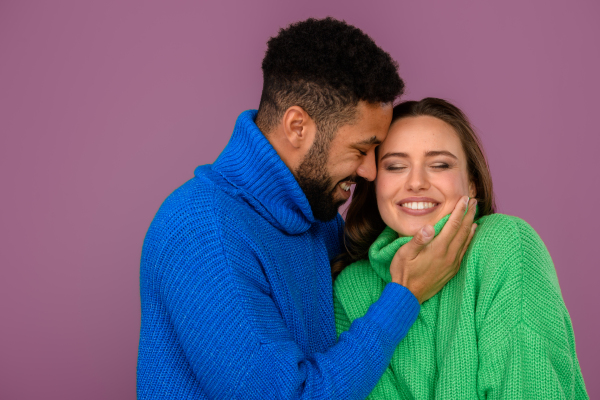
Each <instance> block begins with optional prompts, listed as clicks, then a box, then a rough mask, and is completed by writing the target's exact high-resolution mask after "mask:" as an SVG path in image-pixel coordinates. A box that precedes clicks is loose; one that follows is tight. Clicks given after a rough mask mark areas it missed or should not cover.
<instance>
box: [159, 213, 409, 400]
mask: <svg viewBox="0 0 600 400" xmlns="http://www.w3.org/2000/svg"><path fill="white" fill-rule="evenodd" d="M185 231H186V232H193V235H192V237H189V238H188V239H186V240H181V239H178V240H176V241H175V240H172V241H171V242H170V243H167V244H166V245H165V246H164V248H163V252H162V253H163V255H162V263H161V264H162V266H161V268H160V269H161V271H160V274H157V278H156V279H157V282H158V284H159V291H160V296H161V298H162V299H163V300H162V301H163V303H164V307H165V308H166V309H167V312H168V314H169V316H170V321H171V323H172V324H173V327H174V331H175V335H176V338H177V341H178V343H179V344H180V347H181V348H182V351H183V353H184V355H185V362H187V363H188V364H189V365H190V367H191V369H192V370H193V373H194V375H195V379H196V380H197V381H198V383H199V385H200V386H201V388H202V392H203V393H204V394H205V395H206V396H207V397H208V398H210V399H224V398H227V399H229V398H239V399H338V398H339V399H361V398H365V397H366V396H367V395H368V393H369V392H370V390H371V389H372V388H373V387H374V386H375V384H376V382H377V380H378V379H379V378H380V376H381V374H382V373H383V371H384V370H385V368H386V366H387V365H388V363H389V361H390V359H391V356H392V354H393V351H394V349H395V347H396V345H397V344H398V342H399V341H400V340H401V338H402V337H403V335H405V334H406V331H407V330H408V328H409V327H410V326H411V325H412V323H413V322H414V320H415V319H416V316H417V314H418V310H419V304H418V302H417V300H416V299H415V297H414V296H413V295H412V293H410V292H409V291H408V289H406V288H404V287H402V286H400V285H390V287H389V289H388V290H386V292H385V293H384V294H382V296H381V299H380V300H379V301H378V302H376V303H375V304H374V305H373V306H372V307H371V309H370V310H369V312H368V313H367V314H366V315H365V316H364V317H363V318H361V319H359V320H357V321H355V322H354V323H352V325H351V327H350V330H349V331H348V333H347V334H346V335H345V337H344V338H342V339H341V340H339V342H338V343H337V344H335V345H334V346H333V347H331V348H330V349H329V350H328V351H326V352H323V353H316V354H311V355H310V356H308V355H307V354H305V353H304V352H303V351H302V349H301V348H300V347H299V346H298V345H297V343H296V342H295V341H294V337H293V334H292V332H290V331H289V329H288V325H287V324H286V321H285V319H284V316H283V315H282V313H281V307H280V305H277V304H275V302H274V300H273V298H272V297H271V293H270V290H271V288H270V286H269V284H268V282H267V281H266V280H265V279H264V276H262V275H261V272H260V271H261V262H260V257H259V256H258V255H257V252H256V251H254V249H252V248H251V244H247V247H246V248H245V249H242V250H241V251H240V250H239V249H238V250H236V251H233V250H232V249H231V248H230V247H229V244H228V242H227V241H225V240H223V234H222V232H221V231H220V226H219V224H217V223H216V222H215V221H203V223H202V224H201V225H200V224H198V225H197V226H190V225H187V226H185ZM171 236H172V237H173V238H175V237H179V238H181V237H182V235H178V234H172V235H171ZM188 236H190V235H189V234H188ZM239 247H243V246H239Z"/></svg>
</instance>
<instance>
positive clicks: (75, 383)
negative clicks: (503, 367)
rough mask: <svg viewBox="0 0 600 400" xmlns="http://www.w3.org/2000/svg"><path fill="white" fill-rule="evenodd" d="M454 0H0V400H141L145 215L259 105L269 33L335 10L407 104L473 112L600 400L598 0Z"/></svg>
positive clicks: (501, 188)
mask: <svg viewBox="0 0 600 400" xmlns="http://www.w3.org/2000/svg"><path fill="white" fill-rule="evenodd" d="M209 3H210V4H209ZM449 3H450V2H443V1H421V2H414V1H408V0H407V1H369V2H366V1H348V0H345V1H341V0H340V1H330V2H323V1H302V2H291V1H253V2H248V1H243V0H239V1H221V2H219V4H217V2H200V1H188V2H184V1H173V2H158V1H144V2H142V1H140V2H134V1H123V0H119V1H116V0H110V1H107V0H104V1H96V2H90V1H85V2H82V1H74V0H72V1H53V2H45V1H38V2H28V1H7V0H4V1H2V2H1V3H0V133H1V135H0V177H1V186H0V187H1V192H0V193H1V196H0V199H1V207H0V213H1V214H0V243H1V245H0V310H1V314H0V315H1V318H2V322H1V325H0V398H2V399H3V400H12V399H37V398H44V399H49V400H52V399H87V400H95V399H113V400H120V399H133V398H134V397H135V365H136V357H137V342H138V329H139V324H140V309H139V308H140V307H139V290H138V274H139V258H140V250H141V246H142V241H143V238H144V234H145V232H146V230H147V228H148V226H149V224H150V221H151V220H152V218H153V216H154V213H155V212H156V210H157V209H158V207H159V206H160V204H161V202H162V201H163V200H164V198H165V197H166V196H167V195H168V194H169V193H170V192H171V191H172V190H174V189H175V188H176V187H178V186H179V185H181V184H182V183H184V182H185V181H186V180H187V179H189V178H191V177H192V174H193V170H194V168H195V167H196V166H197V165H200V164H205V163H211V162H213V161H214V160H215V158H216V156H217V155H218V154H219V152H220V151H221V150H222V149H223V147H224V146H225V144H226V142H227V140H228V138H229V135H230V133H231V130H232V128H233V124H234V121H235V118H236V117H237V115H238V114H239V113H240V112H241V111H243V110H245V109H248V108H256V107H257V106H258V101H259V96H260V89H261V84H262V76H261V71H260V62H261V59H262V57H263V54H264V51H265V48H266V45H265V43H266V41H267V39H268V38H269V37H270V36H273V35H275V34H276V33H277V31H278V29H279V28H280V27H283V26H286V25H287V24H288V23H290V22H293V21H297V20H301V19H305V18H307V17H310V16H315V17H324V16H327V15H332V16H334V17H337V18H339V19H345V20H347V21H348V22H350V23H352V24H354V25H356V26H358V27H360V28H361V29H363V30H364V31H365V32H367V33H368V34H369V35H371V36H372V37H373V38H374V39H375V41H376V42H377V43H378V44H379V45H380V46H381V47H383V48H384V49H385V50H387V51H388V52H390V53H391V55H392V56H393V57H394V58H395V59H396V60H398V61H399V63H400V73H401V76H402V77H403V78H404V80H405V81H406V83H407V94H406V96H405V97H404V98H405V99H420V98H422V97H424V96H437V97H444V98H447V99H449V100H451V101H453V102H455V103H456V104H457V105H458V106H460V107H461V108H462V109H463V110H464V111H465V112H466V113H467V114H468V115H469V116H470V117H471V119H472V121H473V123H474V125H475V126H476V127H477V129H478V131H479V133H480V135H481V137H482V139H483V142H484V145H485V148H486V150H487V153H488V156H489V161H490V165H491V169H492V173H493V177H494V183H495V189H496V194H497V197H498V204H499V209H500V211H501V212H503V213H507V214H513V215H517V216H519V217H522V218H524V219H525V220H527V221H528V222H529V223H530V224H531V225H532V226H533V227H534V228H535V229H536V230H537V231H538V232H539V234H540V235H541V237H542V238H543V240H544V241H545V243H546V245H547V246H548V248H549V250H550V253H551V255H552V257H553V259H554V262H555V264H556V270H557V271H558V276H559V279H560V283H561V287H562V292H563V296H564V299H565V302H566V304H567V307H568V308H569V310H570V313H571V317H572V320H573V325H574V328H575V335H576V339H577V349H578V354H579V361H580V364H581V368H582V371H583V375H584V378H585V380H586V384H587V388H588V392H589V394H590V397H591V398H600V382H599V381H598V379H594V378H593V377H594V376H599V374H600V351H599V349H600V346H599V344H598V339H597V338H598V332H599V331H600V318H599V317H600V315H599V313H598V310H597V307H598V305H599V302H598V300H597V295H596V293H595V291H596V289H597V286H598V284H597V282H599V281H600V271H599V266H600V263H599V262H598V250H597V248H596V246H597V242H598V237H599V235H598V234H597V229H598V227H600V217H599V213H598V211H597V210H595V209H594V207H595V205H596V202H597V201H598V194H599V189H598V184H599V183H600V179H599V178H598V176H599V174H598V172H597V171H598V168H599V167H598V165H599V164H598V148H599V145H600V139H599V133H600V132H599V128H598V127H599V123H598V115H599V113H598V108H599V105H600V104H599V103H600V102H599V100H598V93H599V92H600V78H599V72H598V71H600V52H599V51H598V38H600V24H598V20H599V17H600V12H599V11H600V3H598V2H596V1H593V0H589V1H586V0H578V1H571V2H567V1H562V2H556V1H543V0H540V1H513V0H511V1H506V0H503V1H494V2H492V1H485V2H483V1H466V0H463V1H453V2H451V3H452V4H449Z"/></svg>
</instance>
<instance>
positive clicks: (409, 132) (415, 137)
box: [379, 116, 462, 155]
mask: <svg viewBox="0 0 600 400" xmlns="http://www.w3.org/2000/svg"><path fill="white" fill-rule="evenodd" d="M390 149H394V150H398V151H401V152H403V153H415V154H414V155H418V153H422V152H423V153H425V152H428V151H437V150H450V151H452V150H454V151H458V150H459V149H462V145H461V142H460V138H459V136H458V134H457V133H456V132H455V131H454V128H452V127H451V126H450V125H449V124H447V123H446V122H444V121H442V120H441V119H438V118H435V117H431V116H418V117H404V118H401V119H399V120H397V121H394V123H392V125H391V126H390V130H389V131H388V134H387V136H386V138H385V140H384V141H383V143H382V144H381V146H380V149H379V154H380V155H381V154H382V152H387V151H389V150H390Z"/></svg>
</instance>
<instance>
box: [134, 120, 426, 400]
mask: <svg viewBox="0 0 600 400" xmlns="http://www.w3.org/2000/svg"><path fill="white" fill-rule="evenodd" d="M255 115H256V112H255V111H246V112H244V113H242V114H241V115H240V117H239V118H238V121H237V123H236V126H235V129H234V132H233V134H232V137H231V139H230V141H229V144H228V145H227V147H226V148H225V150H224V151H223V153H221V155H220V156H219V158H218V159H217V161H216V162H215V163H214V164H213V165H212V166H211V165H205V166H201V167H198V168H197V169H196V171H195V177H194V178H193V179H191V180H190V181H188V182H187V183H185V184H184V185H183V186H181V187H180V188H179V189H177V190H176V191H175V192H173V194H171V195H170V196H169V197H168V198H167V200H165V202H164V203H163V205H162V206H161V208H160V210H159V211H158V213H157V214H156V217H155V218H154V220H153V222H152V224H151V226H150V228H149V230H148V233H147V235H146V239H145V242H144V247H143V251H142V261H141V273H140V285H141V287H140V289H141V302H142V326H141V333H140V346H139V355H138V380H137V383H138V398H139V399H206V398H210V399H294V398H303V399H336V398H339V399H361V398H365V397H366V396H367V394H368V393H369V392H370V391H371V390H372V389H373V387H374V386H375V384H376V383H377V381H378V379H379V377H380V376H381V374H382V373H383V371H384V370H385V368H386V367H387V365H388V364H389V361H390V359H391V357H392V354H393V352H394V349H395V348H396V346H397V345H398V343H399V342H400V340H401V339H402V338H403V337H404V336H405V335H406V332H407V331H408V329H409V328H410V326H411V325H412V323H413V322H414V321H415V319H416V317H417V315H418V312H419V303H418V302H417V300H416V298H415V297H414V296H413V295H412V293H410V291H408V290H407V289H406V288H404V287H402V286H400V285H397V284H392V285H388V287H387V288H386V289H385V290H384V291H382V292H381V293H380V295H381V296H380V297H381V299H380V300H379V301H376V302H375V303H374V304H373V306H372V307H370V309H369V310H368V311H367V310H365V314H366V315H365V316H364V317H363V318H359V319H357V320H356V321H355V323H353V324H352V326H351V327H350V329H349V332H348V333H346V334H344V335H342V336H341V337H340V339H339V342H338V340H337V338H336V331H335V321H334V314H333V289H332V285H331V273H330V259H332V258H333V257H335V256H336V255H337V254H338V253H339V251H340V246H339V243H340V239H341V235H342V231H343V221H342V219H341V217H340V216H339V215H338V217H337V218H336V219H334V220H333V221H330V222H326V223H323V222H318V221H315V219H314V217H313V215H312V212H311V209H310V206H309V204H308V201H307V199H306V197H305V196H304V193H303V192H302V190H301V189H300V187H299V186H298V183H297V182H296V180H295V178H294V176H293V175H292V173H291V172H290V171H289V169H288V168H287V167H286V165H285V164H284V163H283V162H282V161H281V159H280V158H279V156H278V155H277V153H276V152H275V150H274V149H273V147H272V146H271V145H270V143H269V142H268V140H267V139H266V138H265V137H264V136H263V134H262V133H261V132H260V131H259V130H258V128H257V127H256V125H255V124H254V118H255Z"/></svg>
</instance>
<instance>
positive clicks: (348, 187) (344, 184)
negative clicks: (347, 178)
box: [340, 182, 351, 192]
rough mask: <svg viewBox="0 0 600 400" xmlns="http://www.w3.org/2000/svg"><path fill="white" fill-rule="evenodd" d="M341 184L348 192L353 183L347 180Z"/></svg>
mask: <svg viewBox="0 0 600 400" xmlns="http://www.w3.org/2000/svg"><path fill="white" fill-rule="evenodd" d="M340 186H341V188H342V189H344V190H345V191H346V192H347V191H348V190H350V187H351V185H350V184H349V183H346V182H342V183H340Z"/></svg>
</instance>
